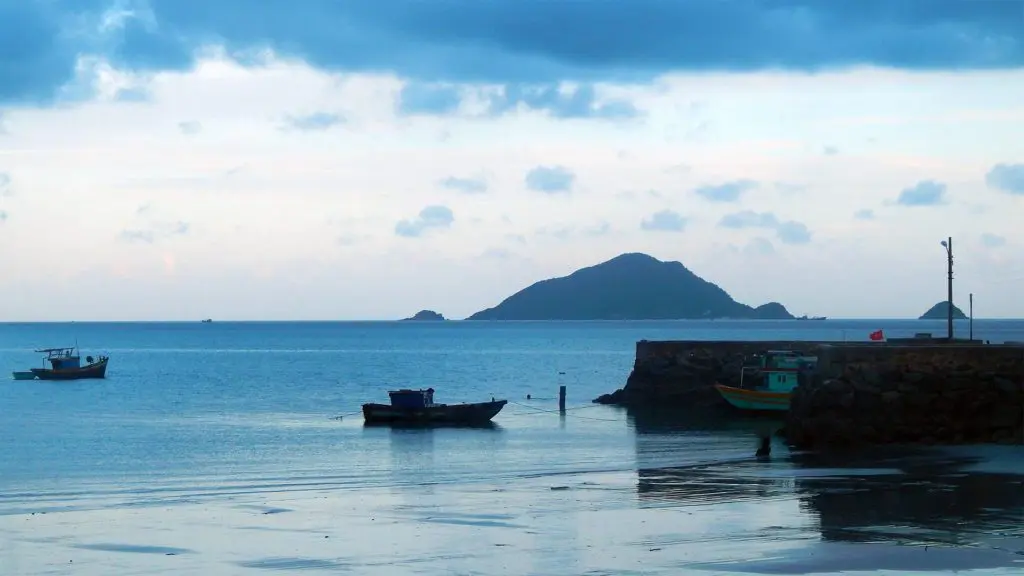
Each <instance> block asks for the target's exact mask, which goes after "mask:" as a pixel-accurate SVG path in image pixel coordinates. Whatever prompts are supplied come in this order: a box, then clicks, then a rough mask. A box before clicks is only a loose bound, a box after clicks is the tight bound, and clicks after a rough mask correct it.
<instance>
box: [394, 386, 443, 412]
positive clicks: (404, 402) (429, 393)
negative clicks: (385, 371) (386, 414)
mask: <svg viewBox="0 0 1024 576" xmlns="http://www.w3.org/2000/svg"><path fill="white" fill-rule="evenodd" d="M388 396H390V397H391V405H392V406H393V407H395V408H411V409H416V408H428V407H430V406H433V405H434V389H433V388H427V389H426V390H409V389H406V388H403V389H402V390H391V391H389V392H388Z"/></svg>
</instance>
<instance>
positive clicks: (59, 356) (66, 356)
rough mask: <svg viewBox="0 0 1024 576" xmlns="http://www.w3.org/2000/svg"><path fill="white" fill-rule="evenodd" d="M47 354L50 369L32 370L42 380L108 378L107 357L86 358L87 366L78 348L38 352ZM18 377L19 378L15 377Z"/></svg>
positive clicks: (47, 349) (51, 349)
mask: <svg viewBox="0 0 1024 576" xmlns="http://www.w3.org/2000/svg"><path fill="white" fill-rule="evenodd" d="M36 352H41V353H43V354H46V359H45V362H49V363H50V367H49V368H32V369H31V371H32V374H33V375H34V376H35V377H36V378H38V379H40V380H84V379H89V378H106V375H107V363H108V361H109V360H110V359H109V358H108V357H107V356H104V355H100V356H98V357H97V358H95V359H94V358H93V357H92V356H86V357H85V362H86V364H85V365H84V366H83V365H82V358H81V357H80V356H79V354H78V351H77V349H76V348H73V347H72V348H43V349H42V350H36ZM15 377H17V376H15Z"/></svg>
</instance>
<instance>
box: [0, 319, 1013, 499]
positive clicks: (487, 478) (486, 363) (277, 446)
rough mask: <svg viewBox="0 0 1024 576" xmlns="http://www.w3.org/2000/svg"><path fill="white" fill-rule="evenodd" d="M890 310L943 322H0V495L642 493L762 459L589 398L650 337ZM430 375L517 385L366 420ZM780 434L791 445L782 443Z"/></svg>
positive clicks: (829, 329) (731, 438)
mask: <svg viewBox="0 0 1024 576" xmlns="http://www.w3.org/2000/svg"><path fill="white" fill-rule="evenodd" d="M879 328H881V329H884V330H885V332H886V334H887V335H888V336H910V335H913V333H915V332H921V331H931V332H934V333H935V334H937V335H941V334H943V333H944V330H945V325H944V323H943V322H923V321H893V320H884V321H833V320H827V321H814V322H792V321H791V322H769V321H762V322H742V321H715V322H688V321H680V322H522V323H469V322H464V323H460V322H449V323H436V324H435V323H398V322H380V323H332V322H323V323H260V322H251V323H228V322H214V323H209V324H202V323H198V322H196V323H67V324H0V368H2V369H3V370H5V371H6V372H5V373H4V375H5V378H6V379H7V380H6V381H3V382H2V384H0V415H2V416H0V454H2V457H0V515H14V514H26V513H30V512H39V511H61V510H90V509H100V508H107V507H124V506H146V505H151V504H159V505H173V504H175V503H194V502H201V501H204V500H216V499H218V498H226V497H234V496H237V495H253V494H260V493H275V494H279V493H282V492H302V491H322V490H358V489H366V488H382V487H389V488H393V489H401V487H403V486H406V487H410V489H413V487H422V486H444V485H474V484H486V485H503V484H508V483H515V482H517V481H520V480H523V479H531V478H540V477H548V476H550V477H553V478H555V477H558V476H559V475H571V474H591V473H603V472H619V473H626V474H628V475H629V477H632V478H633V479H634V480H633V483H632V484H630V487H629V490H631V491H633V493H634V494H642V493H644V492H651V491H654V492H658V493H660V494H668V495H671V494H673V493H675V492H673V490H674V489H672V488H671V487H670V486H671V485H673V483H674V482H676V481H677V480H678V478H676V480H672V478H673V475H672V474H671V473H666V472H664V471H665V470H670V469H676V468H683V469H685V468H686V467H693V466H713V465H715V464H716V463H723V462H724V463H727V462H734V461H738V460H743V459H749V458H750V456H751V455H752V453H753V451H754V449H756V434H755V433H754V432H753V431H752V430H751V429H749V428H745V427H743V426H736V427H726V428H725V429H722V428H717V429H700V427H699V426H687V425H686V424H685V423H679V422H676V423H673V422H664V421H659V422H658V423H645V422H638V421H637V419H636V418H635V417H634V416H632V415H629V414H627V413H626V412H625V411H624V410H622V409H619V408H616V407H605V406H595V405H591V404H590V400H591V399H592V398H594V397H596V396H598V395H599V394H602V393H605V392H610V391H613V390H615V389H616V388H619V387H621V386H622V385H623V384H624V383H625V380H626V377H627V376H628V374H629V371H630V368H631V366H632V362H633V354H634V345H635V342H636V341H637V340H639V339H651V340H657V339H710V340H727V339H752V340H781V339H794V340H866V339H867V337H868V334H869V333H870V332H872V331H874V330H876V329H879ZM957 331H958V335H959V334H963V335H966V333H967V324H966V323H961V322H958V323H957ZM974 334H975V337H976V338H980V339H987V340H991V341H993V342H1001V341H1006V340H1014V341H1024V322H1021V321H985V320H978V321H975V323H974ZM76 341H77V343H78V344H79V345H80V347H81V350H82V353H83V355H85V354H95V353H97V352H105V353H109V354H110V357H111V361H110V367H109V370H108V373H107V378H106V379H105V380H99V381H78V382H65V383H49V382H40V381H28V382H25V381H14V380H10V378H11V377H10V371H12V370H23V369H27V368H29V367H33V366H39V365H41V355H39V354H36V353H34V352H33V349H35V348H43V347H54V346H70V345H73V344H74V343H75V342H76ZM560 385H565V386H567V388H568V398H569V399H568V404H569V405H570V408H571V409H570V410H569V413H568V414H567V415H566V416H565V417H564V418H562V417H559V415H558V414H557V413H556V412H555V410H556V408H557V402H556V398H555V397H556V396H557V390H558V387H559V386H560ZM428 386H432V387H433V388H435V389H436V393H435V398H436V399H437V400H438V401H441V402H462V401H479V400H484V399H490V398H491V397H492V396H494V397H503V398H507V399H509V400H510V401H512V402H510V404H509V405H508V406H507V407H506V408H505V410H504V411H503V412H501V413H500V414H499V415H498V416H497V417H496V418H495V423H496V426H495V427H494V428H493V429H482V430H460V429H440V430H428V431H399V430H390V429H387V428H364V427H363V425H362V417H361V415H360V414H357V411H358V410H359V406H360V405H361V404H362V403H364V402H371V401H377V402H386V401H387V394H386V391H387V390H388V389H391V388H395V387H423V388H426V387H428ZM527 395H530V396H532V399H531V400H527ZM338 416H342V417H341V418H340V419H339V418H338ZM777 450H778V451H780V452H779V454H783V455H784V447H779V448H778V449H777ZM693 477H694V478H697V476H693ZM659 479H661V480H659ZM662 480H663V482H661V481H662ZM659 482H661V483H660V484H659ZM652 486H654V488H652ZM666 486H669V487H668V488H666ZM691 488H692V486H691ZM661 489H664V490H661ZM789 489H792V486H790V488H789ZM659 490H661V492H659ZM736 490H739V491H738V492H735V494H733V493H732V492H728V491H725V492H723V491H722V489H721V486H719V487H718V488H715V489H714V490H712V491H713V492H715V493H716V494H718V495H719V497H722V498H726V499H728V498H730V497H735V498H743V497H744V494H747V492H743V491H742V490H740V489H739V488H736ZM676 492H678V491H676ZM684 492H685V491H684ZM693 494H696V496H694V497H697V498H699V497H700V490H696V492H693ZM730 494H733V495H732V496H730ZM748 495H749V494H748ZM990 507H991V506H990ZM1015 513H1017V514H1020V510H1019V509H1018V510H1017V512H1015Z"/></svg>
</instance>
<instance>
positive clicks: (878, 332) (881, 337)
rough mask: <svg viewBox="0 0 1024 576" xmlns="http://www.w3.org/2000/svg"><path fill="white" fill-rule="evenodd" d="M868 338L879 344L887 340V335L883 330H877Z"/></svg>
mask: <svg viewBox="0 0 1024 576" xmlns="http://www.w3.org/2000/svg"><path fill="white" fill-rule="evenodd" d="M868 338H871V339H872V340H873V341H876V342H877V341H879V340H885V334H884V333H883V332H882V331H881V330H875V331H874V332H872V333H871V334H870V335H868Z"/></svg>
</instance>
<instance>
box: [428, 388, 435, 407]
mask: <svg viewBox="0 0 1024 576" xmlns="http://www.w3.org/2000/svg"><path fill="white" fill-rule="evenodd" d="M433 403H434V389H433V388H427V406H430V405H431V404H433Z"/></svg>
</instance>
